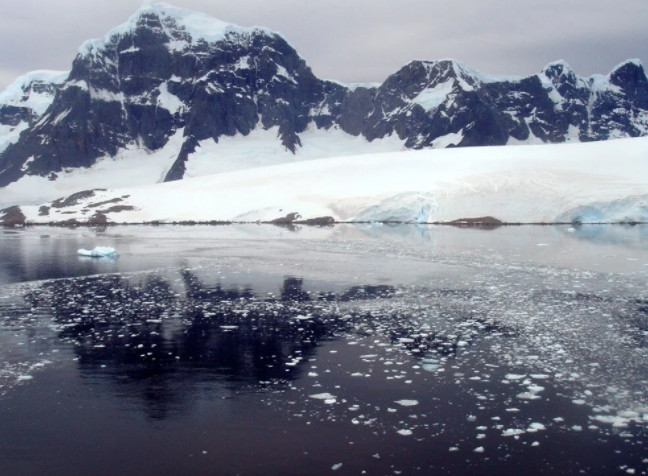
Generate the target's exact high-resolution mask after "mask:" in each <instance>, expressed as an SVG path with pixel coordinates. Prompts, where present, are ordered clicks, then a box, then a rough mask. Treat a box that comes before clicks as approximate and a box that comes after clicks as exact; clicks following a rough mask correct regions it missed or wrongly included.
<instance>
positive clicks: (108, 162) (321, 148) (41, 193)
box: [0, 126, 404, 209]
mask: <svg viewBox="0 0 648 476" xmlns="http://www.w3.org/2000/svg"><path fill="white" fill-rule="evenodd" d="M183 133H184V130H183V129H180V130H178V131H176V133H175V134H174V135H173V136H171V137H170V138H169V140H168V142H167V143H166V145H165V146H164V147H162V148H161V149H158V150H156V151H146V150H142V148H141V147H140V146H139V145H138V144H132V145H131V146H130V147H128V148H125V149H123V150H121V151H120V152H119V153H118V154H117V155H116V156H115V157H104V158H102V159H99V160H98V161H97V163H95V164H94V165H92V166H91V167H87V168H74V169H69V170H65V171H63V172H61V173H59V174H58V178H57V179H56V180H49V179H48V178H47V177H41V176H38V175H27V176H24V177H22V178H21V179H20V180H18V181H17V182H14V183H11V184H9V185H8V186H6V187H3V188H0V209H2V208H5V207H8V206H11V205H15V204H18V203H21V204H25V205H33V204H37V203H43V202H45V201H49V200H54V199H56V198H59V197H62V196H64V195H68V194H70V193H74V192H78V191H81V190H88V189H94V188H111V187H115V184H119V186H120V187H139V186H142V185H150V184H154V183H158V182H162V181H163V180H164V177H165V175H166V173H167V172H168V171H169V168H170V167H171V165H172V164H173V162H174V161H175V159H176V157H177V155H178V150H179V149H180V147H181V145H182V142H183V140H184V138H183ZM278 133H279V132H278V127H272V128H270V129H268V130H265V129H263V128H261V127H260V128H257V129H255V130H253V131H252V132H250V134H248V135H247V136H242V135H241V134H237V135H235V136H231V137H229V136H225V137H221V138H220V139H219V141H218V143H216V142H214V141H213V140H212V139H207V140H204V141H201V142H200V143H199V145H198V147H197V148H196V152H194V153H193V154H192V155H191V157H190V160H189V161H188V162H187V172H186V176H187V177H198V176H203V175H209V174H215V173H221V172H230V171H233V170H242V169H248V168H253V167H261V166H269V165H277V164H282V163H289V162H296V161H301V160H311V159H321V158H327V157H336V156H341V155H345V156H351V155H358V154H367V153H376V152H392V151H399V150H403V149H404V145H403V141H401V140H400V139H398V137H396V136H395V135H394V136H388V137H385V138H384V139H376V140H374V141H371V142H369V141H368V140H367V139H365V138H364V137H362V136H358V137H356V136H352V135H350V134H347V133H345V132H344V131H342V130H340V129H339V128H336V127H332V128H330V129H329V130H325V129H317V128H316V127H314V126H313V127H309V128H308V129H307V130H306V131H304V132H302V133H301V134H299V137H300V141H301V144H302V146H301V147H299V148H298V149H297V151H296V153H295V154H293V153H292V152H290V151H289V150H288V149H286V147H284V146H283V145H282V144H281V142H280V141H279V140H278V139H277V136H278Z"/></svg>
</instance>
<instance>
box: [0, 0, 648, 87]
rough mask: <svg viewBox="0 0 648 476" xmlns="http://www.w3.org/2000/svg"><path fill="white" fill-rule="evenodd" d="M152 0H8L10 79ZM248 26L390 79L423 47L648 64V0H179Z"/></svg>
mask: <svg viewBox="0 0 648 476" xmlns="http://www.w3.org/2000/svg"><path fill="white" fill-rule="evenodd" d="M142 3H143V2H142V1H141V0H48V1H44V0H2V3H1V4H0V5H1V6H0V89H4V88H5V87H6V86H7V85H8V84H9V83H11V82H12V81H13V80H14V79H15V78H16V77H18V76H20V75H21V74H24V73H26V72H28V71H32V70H35V69H56V70H68V69H69V68H70V65H71V63H72V60H73V59H74V56H75V54H76V50H77V48H78V47H79V45H80V44H81V43H83V41H84V40H86V39H90V38H98V37H102V36H103V35H104V34H105V33H106V32H107V31H108V30H110V29H111V28H112V27H114V26H117V25H119V24H120V23H123V22H124V21H126V20H127V19H128V17H129V16H130V15H132V14H133V12H135V11H136V10H137V9H138V8H139V7H141V5H142ZM168 3H172V4H174V5H175V6H178V7H184V8H189V9H192V10H197V11H201V12H204V13H207V14H209V15H211V16H214V17H216V18H219V19H220V20H223V21H228V22H232V23H236V24H239V25H242V26H252V25H262V26H265V27H268V28H270V29H272V30H275V31H277V32H280V33H282V34H283V35H284V37H286V39H287V40H288V41H289V42H290V43H291V44H292V45H293V46H294V47H295V48H296V49H297V51H298V52H299V54H300V55H301V56H302V57H303V58H304V59H306V61H307V62H308V64H309V65H310V66H311V68H312V69H313V71H314V73H315V74H316V75H317V76H319V77H321V78H330V79H338V80H341V81H347V82H366V81H383V80H384V79H385V78H386V77H387V76H388V75H389V74H391V73H393V72H394V71H396V70H397V69H399V68H400V67H401V66H403V65H405V64H406V63H407V62H409V61H410V60H412V59H440V58H455V59H459V60H461V61H463V62H465V63H467V64H468V65H469V66H472V67H473V68H475V69H478V70H481V71H484V72H488V73H494V74H517V75H527V74H533V73H535V72H537V71H539V70H541V69H542V67H543V66H544V65H545V64H547V63H548V62H550V61H553V60H557V59H565V60H567V62H568V63H570V64H571V66H572V67H573V68H574V69H575V70H576V72H577V73H578V74H581V75H589V74H592V73H608V72H609V71H610V69H612V68H613V67H614V66H615V65H616V64H618V63H620V62H621V61H623V60H625V59H628V58H639V59H641V60H642V61H643V63H644V65H648V0H615V1H611V0H535V1H533V2H531V1H527V0H175V1H171V2H168Z"/></svg>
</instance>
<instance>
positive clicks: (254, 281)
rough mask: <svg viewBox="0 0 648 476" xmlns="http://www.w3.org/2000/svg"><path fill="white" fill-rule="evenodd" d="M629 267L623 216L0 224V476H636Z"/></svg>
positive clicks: (639, 284) (637, 350)
mask: <svg viewBox="0 0 648 476" xmlns="http://www.w3.org/2000/svg"><path fill="white" fill-rule="evenodd" d="M95 245H107V246H113V247H115V248H116V249H117V250H118V252H119V253H120V256H119V258H118V259H116V260H106V259H89V258H80V257H77V255H76V250H77V249H78V248H91V247H93V246H95ZM647 278H648V228H647V227H643V226H635V227H621V226H590V227H587V226H583V227H579V228H578V229H574V228H570V227H566V226H562V227H548V226H545V227H504V228H499V229H495V230H474V229H456V228H450V227H434V226H415V225H412V226H406V225H401V226H369V225H366V226H337V227H334V228H325V229H318V228H301V229H295V230H287V229H282V228H277V227H271V226H255V225H248V226H240V227H234V226H227V227H167V226H164V227H123V228H110V229H108V230H106V231H93V230H88V229H79V230H65V229H54V228H30V229H27V230H0V474H2V475H14V474H15V475H23V474H30V475H38V474H43V475H45V474H47V475H53V474H65V475H72V474H93V475H113V474H119V475H123V474H133V475H135V474H137V475H142V474H217V475H230V474H231V475H234V474H244V475H248V474H258V475H268V474H277V475H290V474H305V475H314V474H377V475H383V474H384V475H386V474H404V475H407V474H425V475H428V474H483V475H507V474H511V475H517V474H527V475H532V474H546V475H556V474H570V475H571V474H601V475H607V474H646V473H647V472H648V349H647V347H646V344H647V342H648V341H647V339H648V289H647V286H646V283H648V279H647Z"/></svg>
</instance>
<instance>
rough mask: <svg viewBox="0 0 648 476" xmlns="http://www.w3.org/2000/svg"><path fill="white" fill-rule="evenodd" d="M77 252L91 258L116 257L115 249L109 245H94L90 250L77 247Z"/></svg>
mask: <svg viewBox="0 0 648 476" xmlns="http://www.w3.org/2000/svg"><path fill="white" fill-rule="evenodd" d="M77 254H78V255H79V256H89V257H91V258H116V257H117V250H116V249H115V248H111V247H110V246H95V247H94V248H92V249H91V250H86V249H85V248H79V249H78V251H77Z"/></svg>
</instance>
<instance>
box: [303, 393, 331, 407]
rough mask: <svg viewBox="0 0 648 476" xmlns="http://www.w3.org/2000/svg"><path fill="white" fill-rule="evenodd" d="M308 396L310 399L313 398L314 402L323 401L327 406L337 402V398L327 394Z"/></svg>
mask: <svg viewBox="0 0 648 476" xmlns="http://www.w3.org/2000/svg"><path fill="white" fill-rule="evenodd" d="M309 396H310V398H314V399H315V400H324V403H326V404H327V405H332V404H334V403H335V402H336V401H337V397H336V396H335V395H332V394H330V393H328V392H325V393H317V394H315V395H309Z"/></svg>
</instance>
